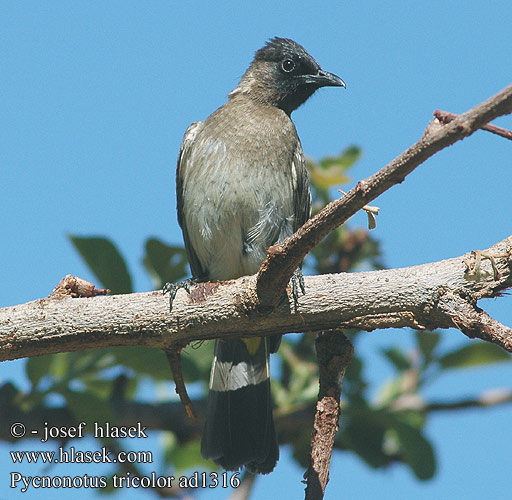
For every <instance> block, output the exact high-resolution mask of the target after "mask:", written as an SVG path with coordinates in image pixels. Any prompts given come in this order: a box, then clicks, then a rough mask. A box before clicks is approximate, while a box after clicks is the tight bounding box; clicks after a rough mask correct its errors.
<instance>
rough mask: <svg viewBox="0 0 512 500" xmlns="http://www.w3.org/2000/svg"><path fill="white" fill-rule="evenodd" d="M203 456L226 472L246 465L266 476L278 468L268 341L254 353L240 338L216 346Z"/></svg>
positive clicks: (219, 342) (261, 344)
mask: <svg viewBox="0 0 512 500" xmlns="http://www.w3.org/2000/svg"><path fill="white" fill-rule="evenodd" d="M253 345H254V344H253ZM250 349H251V347H250ZM252 350H253V349H251V351H252ZM201 454H202V455H203V457H204V458H211V459H213V460H214V461H215V463H217V464H218V465H220V466H222V467H223V468H224V469H226V470H237V469H239V468H240V467H242V466H245V467H246V468H247V470H249V471H251V472H254V473H259V474H268V473H269V472H271V471H272V470H273V469H274V467H275V465H276V462H277V460H278V458H279V445H278V442H277V436H276V431H275V426H274V419H273V416H272V399H271V395H270V378H269V371H268V348H267V339H261V341H260V345H259V347H258V348H257V349H256V350H255V352H252V353H249V350H248V349H247V346H246V344H245V343H244V342H243V341H242V340H226V341H217V342H216V346H215V359H214V365H213V367H212V378H211V381H210V393H209V396H208V406H207V416H206V423H205V427H204V431H203V439H202V442H201Z"/></svg>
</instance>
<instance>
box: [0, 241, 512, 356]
mask: <svg viewBox="0 0 512 500" xmlns="http://www.w3.org/2000/svg"><path fill="white" fill-rule="evenodd" d="M511 247H512V236H510V237H508V238H506V239H505V240H503V241H501V242H499V243H497V244H496V245H494V246H493V247H491V248H489V249H487V250H486V251H485V254H486V255H487V254H489V255H496V256H497V257H496V258H495V259H493V262H492V263H491V261H490V260H489V259H486V260H482V261H481V263H480V264H479V271H478V274H468V273H467V272H466V271H467V268H468V262H470V261H471V260H472V259H473V258H474V257H473V255H474V254H472V253H468V254H465V255H463V256H460V257H457V258H453V259H447V260H443V261H439V262H435V263H430V264H423V265H420V266H412V267H406V268H400V269H390V270H384V271H369V272H362V273H348V274H338V275H336V274H332V275H322V276H307V277H306V278H305V284H306V295H304V296H301V297H300V301H299V309H298V311H295V307H294V302H293V297H291V294H290V297H289V298H288V300H286V301H283V302H282V303H281V304H280V305H279V306H278V307H277V308H275V309H274V310H273V311H271V312H269V313H264V312H262V311H260V310H259V309H258V300H257V296H256V277H255V276H248V277H243V278H239V279H238V280H234V281H229V282H223V283H220V284H219V285H218V286H217V287H216V288H215V290H213V291H211V290H210V292H209V294H202V293H200V290H198V293H194V294H191V295H188V294H187V293H186V292H185V291H179V292H178V295H177V296H176V300H175V302H174V307H173V312H172V314H169V304H168V300H167V298H166V297H164V296H163V295H162V293H161V292H147V293H135V294H130V295H114V296H110V297H106V296H100V297H90V298H71V297H69V296H55V295H52V296H50V297H47V298H45V299H39V300H35V301H32V302H28V303H26V304H22V305H16V306H10V307H5V308H2V309H0V361H4V360H9V359H17V358H23V357H28V356H38V355H41V354H48V353H57V352H69V351H78V350H83V349H98V348H104V347H112V346H123V345H144V346H148V347H157V348H160V349H164V350H166V351H167V350H173V349H176V348H177V347H178V346H183V345H184V344H186V343H188V342H191V341H193V340H203V339H212V338H230V337H231V338H234V337H250V336H263V335H269V334H275V333H293V332H304V331H320V330H329V329H332V328H354V329H360V330H367V331H371V330H375V329H378V328H379V329H382V328H402V327H411V328H415V329H429V330H433V329H436V328H451V327H455V328H459V329H461V330H462V331H463V332H464V333H465V334H467V335H468V336H470V337H475V336H477V337H480V338H482V339H483V340H487V341H491V342H493V343H495V344H498V345H500V346H501V347H503V348H504V349H506V350H508V351H510V352H512V334H511V332H510V329H508V328H506V327H500V325H499V323H497V322H495V321H489V320H488V319H487V318H488V317H487V316H482V315H481V316H480V317H479V321H475V317H474V316H473V317H469V318H468V316H467V310H468V309H467V307H468V305H471V307H472V308H474V307H475V303H476V301H477V300H479V299H481V298H484V297H495V296H498V295H499V294H500V293H501V292H502V291H503V290H505V289H506V288H508V287H510V286H512V263H511V254H510V248H511ZM493 266H494V267H495V268H496V269H493ZM197 286H199V287H201V286H202V285H201V284H199V285H197ZM452 299H453V300H452ZM464 318H466V319H464Z"/></svg>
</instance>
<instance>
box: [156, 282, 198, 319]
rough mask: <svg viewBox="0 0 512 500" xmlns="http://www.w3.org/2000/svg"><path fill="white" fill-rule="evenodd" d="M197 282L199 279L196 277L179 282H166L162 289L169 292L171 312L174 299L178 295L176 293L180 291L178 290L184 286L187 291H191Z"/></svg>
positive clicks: (164, 292)
mask: <svg viewBox="0 0 512 500" xmlns="http://www.w3.org/2000/svg"><path fill="white" fill-rule="evenodd" d="M196 283H197V280H196V279H194V278H188V279H186V280H183V281H179V282H178V283H166V284H165V285H164V287H163V289H162V292H163V294H164V295H165V294H166V293H168V294H169V312H172V304H173V302H174V299H175V297H176V294H177V293H178V290H180V289H181V288H183V289H184V290H186V292H187V293H190V289H191V288H192V285H195V284H196Z"/></svg>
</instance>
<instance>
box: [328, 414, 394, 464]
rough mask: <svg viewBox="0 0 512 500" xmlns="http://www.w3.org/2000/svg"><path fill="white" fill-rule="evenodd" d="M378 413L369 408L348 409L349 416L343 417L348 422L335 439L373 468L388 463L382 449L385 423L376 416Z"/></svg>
mask: <svg viewBox="0 0 512 500" xmlns="http://www.w3.org/2000/svg"><path fill="white" fill-rule="evenodd" d="M380 413H381V412H374V411H372V410H370V409H367V410H364V409H361V410H355V411H350V417H349V418H346V417H345V421H346V422H347V421H348V422H347V423H346V424H345V427H344V429H343V432H342V433H341V434H340V435H339V437H338V438H337V439H336V441H338V442H341V443H342V445H343V446H344V447H346V448H350V449H352V450H353V451H354V452H355V453H357V454H358V455H359V456H360V457H361V458H362V459H363V460H364V461H365V462H366V463H367V464H368V465H370V466H372V467H374V468H377V467H382V466H384V465H386V464H387V463H388V458H387V456H386V455H385V453H384V452H383V451H382V445H383V441H384V433H385V431H386V425H385V422H384V421H383V420H382V419H380V418H378V416H377V414H380ZM347 416H348V415H347Z"/></svg>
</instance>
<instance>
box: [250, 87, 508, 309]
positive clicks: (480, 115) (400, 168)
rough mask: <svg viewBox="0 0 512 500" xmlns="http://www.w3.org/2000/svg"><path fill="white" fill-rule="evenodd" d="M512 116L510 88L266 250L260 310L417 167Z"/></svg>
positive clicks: (434, 132)
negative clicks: (320, 248)
mask: <svg viewBox="0 0 512 500" xmlns="http://www.w3.org/2000/svg"><path fill="white" fill-rule="evenodd" d="M510 112H512V85H509V86H508V87H506V88H505V89H504V90H502V91H501V92H499V93H498V94H496V95H495V96H493V97H491V98H490V99H488V100H487V101H485V102H483V103H481V104H479V105H478V106H475V107H474V108H473V109H470V110H469V111H467V112H466V113H464V114H462V115H459V116H458V117H457V118H455V119H454V120H452V121H451V122H450V123H448V124H446V125H444V126H440V127H429V128H427V131H426V132H425V134H424V135H423V137H422V138H421V139H420V140H419V141H418V142H417V143H416V144H414V145H413V146H411V147H410V148H409V149H408V150H407V151H405V152H404V153H402V154H401V155H400V156H398V157H397V158H395V159H394V160H393V161H392V162H391V163H389V164H388V165H386V166H385V167H384V168H382V169H381V170H379V171H378V172H377V173H375V174H373V175H372V176H370V177H368V178H367V179H365V180H364V181H360V182H359V183H358V184H357V185H356V187H355V188H353V189H352V190H350V191H349V192H348V194H347V195H346V196H344V197H343V198H341V199H339V200H335V201H333V202H331V203H329V204H328V205H327V206H326V207H325V208H324V209H323V210H321V211H320V212H319V213H318V214H316V215H315V216H314V217H313V218H311V219H309V220H308V221H307V222H306V223H305V224H304V225H303V226H302V227H301V228H300V229H299V230H298V231H297V232H296V233H295V234H293V235H292V236H291V237H289V238H287V239H286V240H285V241H284V242H283V243H282V244H279V245H273V246H271V247H270V248H269V249H268V252H267V257H266V258H265V260H264V261H263V264H262V265H261V267H260V271H259V273H258V284H257V293H258V298H259V301H260V304H261V305H262V306H263V307H269V306H276V305H277V304H278V303H279V302H280V300H281V298H282V295H283V292H284V290H285V289H286V286H287V285H288V282H289V281H290V278H291V277H292V275H293V273H294V271H295V269H297V267H298V266H299V265H300V263H301V262H302V260H303V259H304V257H305V256H306V254H307V253H308V252H309V251H310V250H311V249H312V248H313V247H315V246H316V245H318V243H320V241H321V240H322V239H323V238H324V237H325V236H327V234H328V233H329V232H331V231H332V230H334V229H335V228H336V227H338V226H339V225H341V224H343V223H344V222H345V221H346V220H347V219H349V218H350V217H352V215H354V214H355V213H356V212H357V211H358V210H360V209H361V208H362V207H363V206H364V205H366V204H367V203H369V202H370V201H372V200H374V199H375V198H376V197H377V196H379V195H380V194H382V193H383V192H385V191H386V190H388V189H389V188H390V187H392V186H394V185H395V184H398V183H400V182H402V181H403V180H404V179H405V177H406V176H407V175H408V174H410V173H411V172H412V171H413V170H414V169H415V168H416V167H417V166H418V165H421V164H422V163H423V162H424V161H425V160H427V159H428V158H430V157H431V156H432V155H434V154H435V153H437V152H438V151H440V150H441V149H443V148H446V147H447V146H450V145H451V144H453V143H454V142H456V141H458V140H460V139H463V138H464V137H467V136H469V135H471V134H472V133H473V132H475V131H476V130H478V129H479V128H481V127H482V126H483V125H485V124H486V123H488V122H489V121H491V120H494V119H495V118H497V117H498V116H501V115H505V114H508V113H510Z"/></svg>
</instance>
